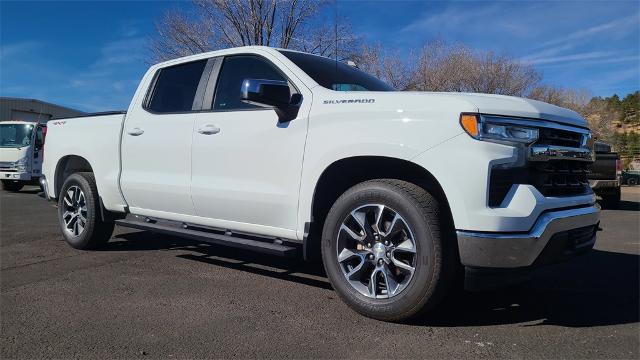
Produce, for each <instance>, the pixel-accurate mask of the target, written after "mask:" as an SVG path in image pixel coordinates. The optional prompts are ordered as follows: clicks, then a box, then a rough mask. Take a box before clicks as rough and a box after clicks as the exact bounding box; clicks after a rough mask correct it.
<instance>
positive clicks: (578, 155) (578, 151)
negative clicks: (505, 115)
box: [529, 145, 595, 162]
mask: <svg viewBox="0 0 640 360" xmlns="http://www.w3.org/2000/svg"><path fill="white" fill-rule="evenodd" d="M529 149H530V150H529V160H531V161H549V160H579V161H589V162H592V161H594V160H595V158H594V156H595V155H594V152H593V150H591V149H589V148H575V147H567V146H556V145H531V146H530V147H529Z"/></svg>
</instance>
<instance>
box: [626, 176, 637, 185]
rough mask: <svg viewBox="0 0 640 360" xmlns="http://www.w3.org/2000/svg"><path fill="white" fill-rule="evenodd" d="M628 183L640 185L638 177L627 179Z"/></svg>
mask: <svg viewBox="0 0 640 360" xmlns="http://www.w3.org/2000/svg"><path fill="white" fill-rule="evenodd" d="M627 185H629V186H636V185H638V179H636V178H628V179H627Z"/></svg>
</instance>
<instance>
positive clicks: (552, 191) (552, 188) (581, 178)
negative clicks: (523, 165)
mask: <svg viewBox="0 0 640 360" xmlns="http://www.w3.org/2000/svg"><path fill="white" fill-rule="evenodd" d="M529 169H530V174H531V178H532V180H531V183H532V184H531V185H533V186H535V187H536V189H538V190H539V191H540V193H542V195H544V196H571V195H580V194H584V193H585V192H586V191H587V189H588V188H589V180H588V179H587V175H588V174H589V172H590V170H589V169H590V163H588V162H584V161H575V160H550V161H546V162H540V163H536V162H531V163H530V165H529Z"/></svg>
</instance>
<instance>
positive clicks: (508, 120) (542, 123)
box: [480, 114, 591, 134]
mask: <svg viewBox="0 0 640 360" xmlns="http://www.w3.org/2000/svg"><path fill="white" fill-rule="evenodd" d="M480 121H487V122H490V123H493V124H512V125H523V126H530V127H534V128H540V127H544V128H551V129H558V130H565V131H573V132H577V133H581V134H590V133H591V131H590V130H589V129H586V128H582V127H577V126H574V125H564V124H560V123H557V122H553V121H548V120H543V119H531V120H528V119H520V118H512V117H508V116H505V117H502V116H495V115H482V114H480Z"/></svg>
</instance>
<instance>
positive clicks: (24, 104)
mask: <svg viewBox="0 0 640 360" xmlns="http://www.w3.org/2000/svg"><path fill="white" fill-rule="evenodd" d="M84 114H85V113H84V112H82V111H79V110H75V109H70V108H68V107H64V106H60V105H55V104H51V103H48V102H45V101H41V100H36V99H21V98H11V97H0V121H7V120H24V121H38V122H47V121H49V120H51V119H56V118H61V117H71V116H80V115H84Z"/></svg>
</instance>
